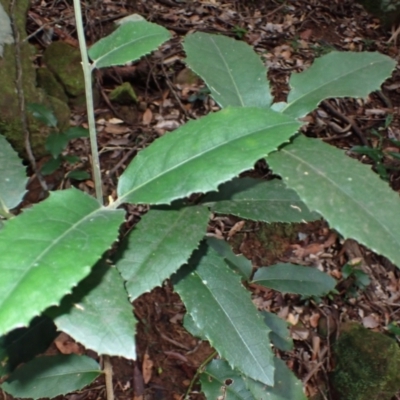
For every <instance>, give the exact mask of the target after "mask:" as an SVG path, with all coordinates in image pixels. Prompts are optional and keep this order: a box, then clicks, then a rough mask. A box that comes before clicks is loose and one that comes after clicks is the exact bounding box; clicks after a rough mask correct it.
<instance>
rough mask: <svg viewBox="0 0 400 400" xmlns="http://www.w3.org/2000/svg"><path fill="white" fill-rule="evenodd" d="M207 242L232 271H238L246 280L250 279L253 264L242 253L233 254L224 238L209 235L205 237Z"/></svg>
mask: <svg viewBox="0 0 400 400" xmlns="http://www.w3.org/2000/svg"><path fill="white" fill-rule="evenodd" d="M207 244H208V245H209V246H210V247H212V248H213V249H214V250H215V251H216V252H217V253H218V254H219V255H220V256H221V257H222V258H223V259H224V260H225V262H226V263H227V265H228V266H229V267H230V268H231V269H232V270H233V271H236V272H238V273H239V274H240V275H241V276H242V277H243V278H244V279H246V280H249V279H250V276H251V274H252V272H253V265H252V263H251V261H250V260H248V259H247V258H246V257H244V256H242V255H237V254H235V253H234V252H233V251H232V248H231V246H230V245H229V244H228V243H227V242H225V240H220V239H217V238H212V237H210V238H208V239H207Z"/></svg>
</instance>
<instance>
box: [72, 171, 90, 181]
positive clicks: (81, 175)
mask: <svg viewBox="0 0 400 400" xmlns="http://www.w3.org/2000/svg"><path fill="white" fill-rule="evenodd" d="M67 178H69V179H75V180H76V181H84V180H86V179H89V178H90V174H89V172H87V171H81V170H79V169H75V170H73V171H70V172H68V174H67Z"/></svg>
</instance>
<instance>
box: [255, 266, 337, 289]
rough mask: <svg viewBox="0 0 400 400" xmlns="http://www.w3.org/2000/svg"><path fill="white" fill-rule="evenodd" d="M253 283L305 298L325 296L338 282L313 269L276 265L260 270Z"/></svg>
mask: <svg viewBox="0 0 400 400" xmlns="http://www.w3.org/2000/svg"><path fill="white" fill-rule="evenodd" d="M252 282H253V283H257V284H258V285H262V286H266V287H268V288H271V289H274V290H278V291H280V292H284V293H296V294H301V295H303V296H323V295H324V294H327V293H328V292H330V291H332V290H333V289H334V288H335V286H336V281H335V279H333V278H332V277H331V276H329V275H328V274H326V273H324V272H321V271H319V270H318V269H316V268H313V267H304V266H302V265H294V264H275V265H271V266H270V267H261V268H258V269H257V271H256V272H255V274H254V277H253V281H252Z"/></svg>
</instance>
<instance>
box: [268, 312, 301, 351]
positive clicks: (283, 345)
mask: <svg viewBox="0 0 400 400" xmlns="http://www.w3.org/2000/svg"><path fill="white" fill-rule="evenodd" d="M261 315H262V316H263V318H264V322H265V323H266V324H267V326H268V328H269V329H271V333H270V335H269V337H270V339H271V342H272V343H273V345H274V346H275V347H277V348H278V349H279V350H282V351H292V350H293V340H292V339H291V337H290V334H289V329H288V323H287V322H286V321H284V320H283V319H282V318H279V317H278V316H277V315H276V314H273V313H270V312H268V311H261Z"/></svg>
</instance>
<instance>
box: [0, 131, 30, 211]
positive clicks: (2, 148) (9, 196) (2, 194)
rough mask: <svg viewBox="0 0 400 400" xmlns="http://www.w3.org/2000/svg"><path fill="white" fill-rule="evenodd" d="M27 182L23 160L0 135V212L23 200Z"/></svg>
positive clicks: (13, 206)
mask: <svg viewBox="0 0 400 400" xmlns="http://www.w3.org/2000/svg"><path fill="white" fill-rule="evenodd" d="M27 182H28V178H27V177H26V172H25V167H24V166H23V165H22V160H21V159H20V158H19V157H18V154H17V152H16V151H15V150H14V149H13V148H12V147H11V145H10V144H9V143H8V142H7V140H6V138H5V137H4V136H1V135H0V213H1V211H2V210H3V211H4V212H5V213H7V212H8V210H10V209H12V208H15V207H16V206H17V205H18V204H19V203H20V202H21V201H22V198H23V197H24V195H25V193H26V190H25V187H26V184H27Z"/></svg>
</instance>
